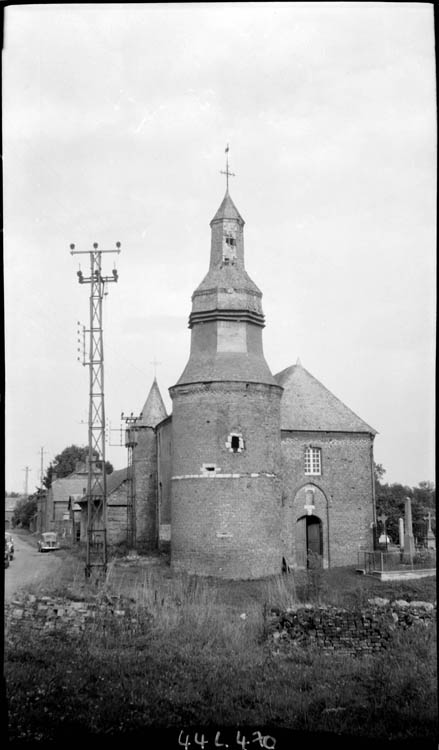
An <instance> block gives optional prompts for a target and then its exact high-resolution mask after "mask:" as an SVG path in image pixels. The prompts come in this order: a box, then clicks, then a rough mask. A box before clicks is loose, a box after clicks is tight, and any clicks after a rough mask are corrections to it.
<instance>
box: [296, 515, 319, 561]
mask: <svg viewBox="0 0 439 750" xmlns="http://www.w3.org/2000/svg"><path fill="white" fill-rule="evenodd" d="M322 564H323V526H322V522H321V520H320V518H318V517H317V516H314V515H307V516H302V517H301V518H299V519H298V520H297V522H296V565H297V567H299V568H311V567H322Z"/></svg>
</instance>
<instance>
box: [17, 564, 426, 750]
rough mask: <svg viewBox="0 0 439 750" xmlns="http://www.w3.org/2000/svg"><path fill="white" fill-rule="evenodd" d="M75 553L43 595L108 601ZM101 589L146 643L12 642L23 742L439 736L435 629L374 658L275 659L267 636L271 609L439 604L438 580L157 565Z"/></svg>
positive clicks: (55, 638) (116, 637)
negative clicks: (160, 736) (122, 605)
mask: <svg viewBox="0 0 439 750" xmlns="http://www.w3.org/2000/svg"><path fill="white" fill-rule="evenodd" d="M62 555H63V564H62V566H61V568H60V571H59V574H58V576H57V579H56V580H52V581H46V582H45V583H44V584H42V585H40V586H39V587H37V590H36V589H35V587H34V591H36V593H40V594H43V593H52V594H58V595H59V594H62V595H63V596H66V597H70V598H79V599H81V598H88V597H94V596H96V594H97V590H96V587H94V586H93V585H90V584H86V583H85V581H84V572H83V560H82V559H81V558H80V557H78V556H77V555H70V554H69V553H67V552H63V553H62ZM101 590H103V591H106V592H107V593H112V594H114V593H116V594H122V593H123V595H124V596H129V597H132V598H133V600H134V601H135V603H136V604H135V607H136V618H137V626H138V627H137V632H136V635H132V633H131V632H130V633H129V632H128V630H127V628H126V626H125V625H124V623H120V624H119V625H117V626H115V628H113V629H112V630H111V632H109V631H108V630H106V631H101V632H99V631H96V630H94V631H90V633H87V634H86V635H83V636H81V637H73V636H72V635H71V634H69V633H68V632H66V631H61V632H59V631H55V632H54V633H53V634H46V635H36V634H35V632H29V633H27V635H26V634H24V633H23V631H18V630H17V631H16V632H10V633H9V634H8V637H7V639H6V645H5V669H4V671H5V678H6V685H7V698H8V710H9V737H10V740H12V741H25V740H33V741H35V740H39V741H48V740H51V739H57V738H60V737H63V738H64V737H67V736H69V737H71V736H73V735H75V734H76V735H80V734H81V733H96V735H97V736H98V737H99V736H100V737H109V736H117V735H118V734H120V733H123V734H126V733H129V732H134V731H140V730H142V731H144V730H145V728H148V727H155V728H157V727H159V728H160V727H161V728H166V727H168V728H169V727H173V728H177V727H178V728H181V729H185V730H186V729H190V727H195V726H198V727H203V728H206V730H207V729H208V728H212V731H213V729H214V728H227V727H230V728H236V727H253V728H256V729H262V728H263V727H269V728H270V734H271V735H272V736H274V733H275V732H276V731H278V732H281V731H282V730H287V729H288V730H291V731H293V732H306V733H328V732H329V733H334V734H336V735H338V736H339V737H342V736H346V737H348V736H354V737H358V739H360V738H370V739H375V740H376V741H379V740H415V739H416V740H418V739H419V740H423V741H426V740H431V741H433V740H434V739H435V738H436V735H437V700H436V635H435V632H433V629H432V628H431V629H427V628H425V629H424V630H423V631H419V630H417V631H416V632H414V631H413V632H410V631H406V632H405V633H403V634H399V635H396V636H395V637H394V639H393V641H392V643H391V646H390V648H389V649H388V650H387V651H386V652H383V654H379V655H374V656H361V657H348V656H346V655H343V656H341V655H339V656H337V655H336V654H332V655H330V656H328V655H325V654H322V653H319V652H313V651H312V650H311V649H304V650H302V651H298V652H295V653H293V654H288V655H287V654H276V653H274V651H273V648H272V645H271V644H270V642H268V641H267V639H266V637H265V636H266V618H265V613H266V612H267V611H268V609H269V608H270V607H272V606H280V607H285V606H288V605H291V604H293V603H298V602H321V603H328V604H329V603H331V604H336V605H338V606H345V607H356V606H361V605H362V604H364V603H366V602H367V599H368V598H370V597H371V596H382V597H388V598H391V599H397V598H399V599H401V598H405V599H407V600H427V601H434V600H435V599H436V583H435V580H434V579H421V580H413V581H407V582H405V583H401V582H398V583H382V582H380V581H377V580H376V579H373V578H367V577H365V576H359V575H358V574H356V573H355V571H354V570H351V569H333V570H330V571H317V572H314V571H313V572H312V573H310V574H308V575H307V574H305V573H302V574H301V575H298V574H296V575H288V576H286V577H283V576H279V577H276V578H271V579H267V580H263V581H253V582H252V581H247V582H246V581H240V582H224V581H214V580H209V579H197V578H193V577H185V576H179V577H172V575H171V572H170V569H169V566H168V565H167V563H166V560H165V559H164V558H163V557H156V558H152V559H151V560H150V562H149V563H146V561H142V562H141V564H137V565H129V564H127V563H125V562H123V561H118V562H115V563H114V564H110V566H109V569H108V574H107V580H106V582H105V584H103V586H102V587H101ZM243 615H245V617H243ZM214 736H215V735H213V737H214ZM211 745H212V742H211ZM249 747H251V745H249ZM192 750H194V744H193V743H192ZM207 750H210V747H207ZM237 750H239V747H238V748H237ZM243 750H246V748H243Z"/></svg>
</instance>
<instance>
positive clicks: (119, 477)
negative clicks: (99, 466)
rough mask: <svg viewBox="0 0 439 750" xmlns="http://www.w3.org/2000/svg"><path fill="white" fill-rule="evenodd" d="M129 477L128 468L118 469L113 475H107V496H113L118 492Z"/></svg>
mask: <svg viewBox="0 0 439 750" xmlns="http://www.w3.org/2000/svg"><path fill="white" fill-rule="evenodd" d="M127 476H128V468H127V467H125V469H117V470H116V471H113V472H112V473H111V474H108V475H107V495H111V493H112V492H114V491H115V490H117V489H118V488H119V487H120V485H121V484H123V482H125V481H126V478H127Z"/></svg>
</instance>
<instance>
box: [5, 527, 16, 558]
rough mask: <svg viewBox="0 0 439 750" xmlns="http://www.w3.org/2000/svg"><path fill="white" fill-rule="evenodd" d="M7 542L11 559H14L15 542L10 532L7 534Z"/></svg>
mask: <svg viewBox="0 0 439 750" xmlns="http://www.w3.org/2000/svg"><path fill="white" fill-rule="evenodd" d="M5 542H6V544H7V546H8V551H9V559H10V560H13V559H14V540H13V538H12V534H10V533H9V532H8V531H6V532H5Z"/></svg>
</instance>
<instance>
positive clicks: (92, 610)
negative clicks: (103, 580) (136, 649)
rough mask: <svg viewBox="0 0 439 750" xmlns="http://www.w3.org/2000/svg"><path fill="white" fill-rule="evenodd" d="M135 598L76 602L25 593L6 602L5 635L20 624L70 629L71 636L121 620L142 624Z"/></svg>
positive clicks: (43, 629)
mask: <svg viewBox="0 0 439 750" xmlns="http://www.w3.org/2000/svg"><path fill="white" fill-rule="evenodd" d="M134 605H135V602H134V600H131V599H127V598H126V597H122V596H106V595H104V596H101V597H100V598H99V599H98V598H96V600H94V601H72V600H70V599H65V598H63V597H57V596H40V597H37V596H35V595H33V594H21V595H19V596H17V597H16V598H15V599H13V600H12V602H10V603H7V604H6V605H5V636H6V637H7V635H8V632H9V630H10V629H11V628H12V629H13V630H14V631H16V630H17V628H19V627H23V626H24V627H26V626H28V627H31V628H32V629H35V630H38V631H41V632H46V631H51V630H56V629H57V628H59V629H60V628H63V627H64V628H67V629H68V631H69V633H70V634H71V635H74V634H80V633H83V632H84V631H85V630H86V629H87V628H90V627H96V628H98V627H101V628H105V627H111V626H112V625H115V624H117V623H118V622H124V624H125V626H126V625H127V624H129V625H131V626H132V627H133V629H134V630H135V629H136V628H137V626H138V624H139V618H138V616H137V610H136V609H135V608H134Z"/></svg>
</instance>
